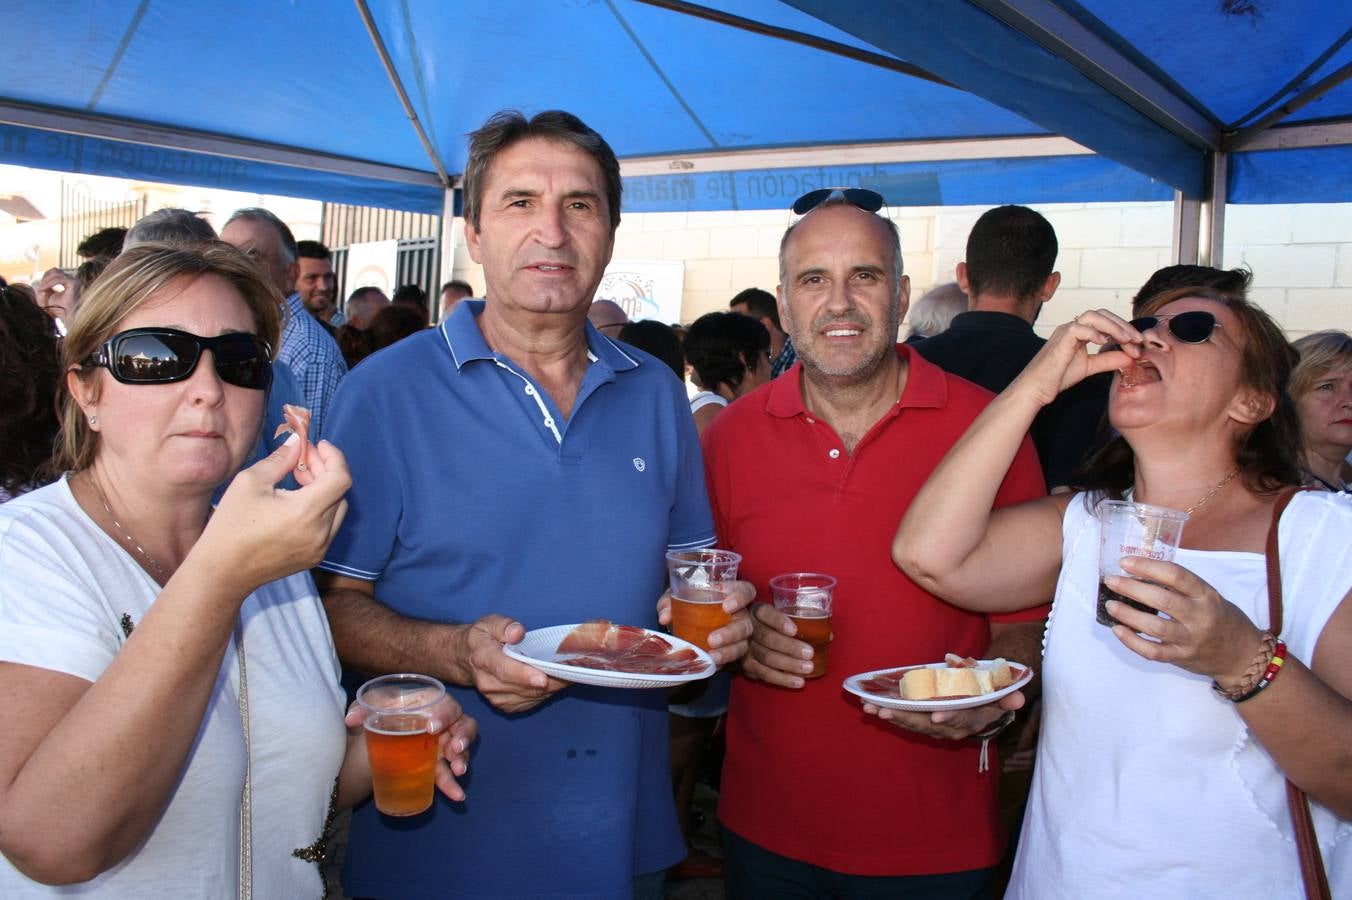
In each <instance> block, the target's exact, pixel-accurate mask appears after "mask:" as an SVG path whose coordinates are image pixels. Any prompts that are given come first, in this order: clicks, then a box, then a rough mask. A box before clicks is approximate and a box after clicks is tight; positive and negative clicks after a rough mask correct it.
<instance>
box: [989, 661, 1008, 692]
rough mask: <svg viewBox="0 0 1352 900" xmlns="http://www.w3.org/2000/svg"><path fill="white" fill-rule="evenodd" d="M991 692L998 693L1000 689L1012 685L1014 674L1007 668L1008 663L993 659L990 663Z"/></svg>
mask: <svg viewBox="0 0 1352 900" xmlns="http://www.w3.org/2000/svg"><path fill="white" fill-rule="evenodd" d="M989 668H990V673H991V685H992V687H991V690H995V691H998V690H1000V689H1001V688H1006V687H1009V686H1010V685H1011V684H1013V683H1014V672H1013V671H1012V670H1011V669H1010V668H1009V663H1008V662H1007V661H1006V660H1004V659H993V660H991V662H990V666H989Z"/></svg>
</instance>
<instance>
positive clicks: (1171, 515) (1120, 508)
mask: <svg viewBox="0 0 1352 900" xmlns="http://www.w3.org/2000/svg"><path fill="white" fill-rule="evenodd" d="M1095 512H1096V515H1097V516H1098V520H1099V589H1098V602H1097V604H1096V606H1095V613H1094V618H1095V620H1096V621H1097V622H1098V623H1099V624H1100V625H1107V626H1108V627H1110V628H1111V627H1112V626H1113V625H1116V624H1118V621H1117V620H1116V619H1114V618H1113V617H1112V616H1110V615H1108V610H1107V608H1106V607H1105V606H1104V604H1105V603H1107V602H1108V601H1109V600H1120V601H1121V602H1123V603H1125V604H1127V605H1128V606H1130V607H1132V608H1133V609H1139V610H1140V611H1141V612H1148V613H1157V611H1156V610H1154V609H1151V608H1150V607H1149V606H1146V605H1145V604H1144V603H1138V602H1137V601H1135V600H1132V599H1131V598H1130V597H1124V596H1122V595H1121V594H1119V593H1117V592H1116V591H1114V590H1112V589H1111V588H1109V587H1108V586H1107V585H1106V584H1104V579H1105V578H1107V577H1108V576H1109V575H1119V576H1122V577H1124V578H1134V577H1135V576H1134V575H1128V574H1127V573H1126V572H1124V571H1122V557H1124V556H1144V557H1146V558H1147V559H1158V560H1162V561H1164V562H1173V560H1174V554H1175V553H1176V552H1178V545H1179V542H1180V541H1182V540H1183V523H1185V522H1187V521H1188V514H1187V513H1185V512H1181V511H1179V510H1176V509H1168V508H1167V507H1163V506H1148V505H1146V504H1144V503H1130V502H1128V501H1126V500H1104V501H1103V502H1102V503H1100V504H1099V505H1098V509H1097V510H1096V511H1095ZM1141 580H1145V579H1141Z"/></svg>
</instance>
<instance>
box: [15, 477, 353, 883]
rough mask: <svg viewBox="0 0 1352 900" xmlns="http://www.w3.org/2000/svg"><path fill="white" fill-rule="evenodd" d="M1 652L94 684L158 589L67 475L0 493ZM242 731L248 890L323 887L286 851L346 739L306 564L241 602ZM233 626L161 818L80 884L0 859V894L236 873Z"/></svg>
mask: <svg viewBox="0 0 1352 900" xmlns="http://www.w3.org/2000/svg"><path fill="white" fill-rule="evenodd" d="M0 573H3V574H0V660H3V661H6V662H14V663H23V664H25V665H30V666H36V667H39V668H44V669H50V670H53V671H58V672H63V673H66V674H69V675H74V676H76V677H78V678H83V679H86V680H88V681H90V682H93V681H95V680H97V679H98V678H99V676H100V675H101V674H102V673H103V671H104V670H105V669H106V668H107V667H108V665H109V664H110V663H111V662H112V661H113V658H114V657H115V656H116V655H117V652H118V650H119V648H120V647H121V646H122V644H123V643H124V641H125V640H126V638H125V636H124V634H123V628H122V625H121V623H122V620H123V617H124V616H127V617H129V618H130V621H131V623H133V625H134V624H135V623H139V622H140V621H141V619H142V617H143V616H144V614H145V612H146V610H147V609H148V608H149V607H150V604H151V603H152V602H153V601H154V599H155V597H156V596H157V595H158V593H159V587H158V585H156V584H155V582H154V581H153V580H152V579H151V578H150V577H149V576H148V575H147V574H146V573H145V571H144V570H142V569H141V567H140V566H138V565H137V564H136V563H135V562H134V561H133V560H132V558H131V557H130V556H129V555H128V554H127V553H126V552H125V551H124V550H123V549H122V548H121V547H120V546H119V545H118V544H117V543H116V542H115V541H114V540H113V539H112V538H110V537H109V536H108V535H107V534H105V533H104V532H103V530H102V529H100V528H99V527H98V525H96V524H95V523H94V521H93V520H92V519H90V518H89V517H88V516H87V515H86V514H85V513H84V511H83V510H82V509H80V507H79V504H77V503H76V501H75V498H74V497H73V496H72V495H71V492H70V488H69V486H68V485H67V483H66V481H65V480H64V479H62V480H60V481H58V482H56V483H54V484H51V485H48V486H47V487H44V488H40V489H39V490H36V491H33V492H31V493H28V494H25V495H23V496H22V497H17V498H15V499H14V500H11V501H10V502H8V503H6V504H4V505H3V506H0ZM241 615H242V617H243V622H244V649H245V661H246V662H245V664H246V667H247V676H248V702H249V717H250V736H251V739H252V804H253V817H252V821H253V841H252V848H253V852H252V858H253V895H254V896H255V897H260V898H272V897H278V898H286V900H299V898H305V897H318V896H320V895H321V894H322V893H323V882H322V875H321V873H320V870H319V868H318V866H317V865H316V864H315V863H311V862H306V861H304V860H302V859H300V858H298V857H295V856H293V855H292V850H293V849H299V848H303V847H307V846H309V845H311V844H313V843H314V842H316V841H317V840H319V838H320V837H321V831H322V829H323V827H324V822H325V815H326V812H327V809H328V805H329V798H330V794H331V791H332V788H333V785H334V780H335V779H336V777H337V775H338V769H339V767H340V766H341V764H342V760H343V754H344V750H345V747H346V731H345V729H344V727H343V724H342V717H343V694H342V691H341V690H340V688H339V685H338V661H337V658H336V657H335V655H334V650H333V640H332V638H331V636H330V634H329V628H328V621H327V620H326V618H325V616H324V611H323V608H322V606H321V605H320V602H319V598H318V596H317V591H316V590H315V586H314V582H313V580H311V578H310V576H309V573H308V572H302V573H299V574H296V575H292V576H291V577H289V578H285V579H282V580H280V581H275V582H272V583H271V584H268V585H265V586H264V587H262V588H260V589H259V590H257V591H255V592H254V593H253V594H251V595H250V596H249V597H248V598H247V599H246V600H245V602H244V605H243V607H242V609H241ZM238 689H239V668H238V665H237V662H236V653H235V645H234V641H233V639H232V641H231V645H230V647H229V648H227V650H226V653H225V658H224V661H223V663H222V666H221V671H220V674H219V676H218V677H217V680H216V686H215V689H214V691H213V693H212V696H211V700H210V702H209V705H208V707H207V709H206V713H205V715H204V717H203V721H202V725H201V728H200V730H199V731H198V734H197V739H196V742H195V743H194V746H193V748H192V750H191V752H190V754H189V756H188V760H187V765H186V767H185V769H184V771H183V773H182V775H181V780H180V782H179V785H178V787H177V788H176V790H175V791H174V794H173V796H172V797H171V798H170V801H169V804H168V806H167V807H166V808H165V811H164V814H163V816H162V818H161V819H160V821H159V823H158V825H156V827H155V829H154V830H153V831H152V832H151V833H150V835H149V837H148V838H147V839H146V841H145V842H144V843H143V844H142V845H141V847H140V848H138V849H137V850H136V851H135V852H134V853H132V854H131V855H130V856H128V857H127V858H126V859H124V860H122V862H120V863H118V864H117V865H116V866H114V867H113V868H111V869H109V870H108V871H106V872H104V873H103V874H101V875H99V876H98V877H97V878H95V879H94V880H92V881H89V882H86V883H85V884H82V885H76V886H71V887H64V888H53V887H47V886H44V885H40V884H37V883H35V882H33V881H30V880H29V879H27V878H25V877H24V876H23V875H21V874H20V873H19V872H18V870H16V869H15V868H14V867H13V866H12V865H10V863H9V861H8V860H7V859H5V858H4V857H3V856H0V897H3V898H5V900H14V898H30V897H31V898H49V897H57V896H59V897H71V896H75V897H85V896H90V897H92V896H97V897H100V898H106V897H117V898H123V897H125V898H128V900H131V898H135V900H141V898H145V897H174V898H176V900H177V898H203V900H219V898H224V897H234V896H236V890H237V887H238V882H239V824H240V790H241V787H242V786H243V783H244V766H245V751H244V740H243V731H242V728H241V722H240V710H239V696H238Z"/></svg>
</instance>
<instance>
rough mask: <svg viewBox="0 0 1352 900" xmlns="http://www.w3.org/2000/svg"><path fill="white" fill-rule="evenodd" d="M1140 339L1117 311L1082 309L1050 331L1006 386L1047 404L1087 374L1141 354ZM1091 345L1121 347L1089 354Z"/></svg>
mask: <svg viewBox="0 0 1352 900" xmlns="http://www.w3.org/2000/svg"><path fill="white" fill-rule="evenodd" d="M1142 340H1143V339H1142V336H1141V333H1140V332H1139V331H1137V330H1136V329H1135V328H1132V327H1131V324H1130V323H1129V322H1127V321H1126V320H1125V319H1123V318H1122V317H1121V316H1119V315H1117V314H1116V313H1113V312H1109V311H1108V310H1106V309H1093V310H1089V311H1087V312H1082V313H1080V314H1079V315H1078V316H1076V317H1075V318H1074V319H1073V320H1071V321H1069V322H1066V323H1065V324H1064V325H1060V326H1058V327H1057V329H1056V330H1055V331H1053V332H1052V336H1051V337H1050V338H1048V339H1047V343H1046V344H1044V345H1043V347H1042V349H1041V350H1039V351H1038V354H1037V356H1034V357H1033V358H1032V359H1031V360H1030V361H1029V363H1028V365H1027V366H1025V367H1024V370H1023V372H1021V373H1020V374H1019V377H1018V378H1016V379H1014V382H1013V384H1011V385H1010V387H1009V389H1010V390H1011V391H1015V392H1017V393H1020V394H1023V395H1025V396H1028V397H1030V398H1031V399H1033V400H1035V401H1036V402H1037V404H1038V406H1046V405H1047V404H1048V403H1051V402H1052V401H1053V400H1055V399H1056V395H1057V394H1059V393H1061V392H1062V391H1064V390H1065V389H1066V388H1068V387H1070V386H1071V385H1074V384H1078V383H1079V382H1081V381H1083V380H1084V379H1086V378H1088V377H1089V376H1090V375H1097V374H1098V373H1100V372H1112V371H1115V370H1117V369H1121V368H1122V367H1124V366H1126V365H1128V364H1130V363H1131V362H1132V361H1133V360H1134V359H1136V358H1137V357H1139V356H1140V355H1141V350H1140V348H1141V343H1142ZM1091 344H1093V345H1098V346H1102V345H1104V344H1116V345H1118V347H1120V349H1113V350H1104V351H1101V352H1099V353H1091V352H1090V345H1091Z"/></svg>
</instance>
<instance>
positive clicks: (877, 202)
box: [791, 187, 883, 216]
mask: <svg viewBox="0 0 1352 900" xmlns="http://www.w3.org/2000/svg"><path fill="white" fill-rule="evenodd" d="M832 200H838V201H841V202H844V203H848V204H850V205H851V206H853V207H855V208H856V209H862V210H863V211H864V212H871V213H876V212H877V211H878V210H880V209H882V208H883V195H882V194H880V193H878V192H877V191H870V190H869V189H868V188H848V187H834V188H818V189H817V190H815V191H808V192H807V193H806V194H804V195H803V196H801V197H799V198H798V199H797V200H795V201H793V206H792V207H791V209H792V210H793V212H794V214H795V215H799V216H805V215H807V214H808V213H810V212H812V210H814V209H816V208H817V207H819V206H821V205H822V204H823V203H826V202H827V201H832Z"/></svg>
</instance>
